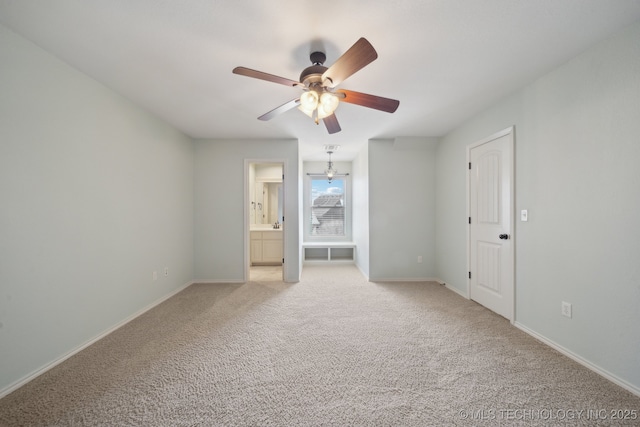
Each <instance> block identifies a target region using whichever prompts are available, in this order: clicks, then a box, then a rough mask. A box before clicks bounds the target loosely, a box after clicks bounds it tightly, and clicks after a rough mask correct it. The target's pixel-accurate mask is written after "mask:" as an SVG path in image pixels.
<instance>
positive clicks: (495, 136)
mask: <svg viewBox="0 0 640 427" xmlns="http://www.w3.org/2000/svg"><path fill="white" fill-rule="evenodd" d="M514 134H515V126H510V127H508V128H506V129H503V130H501V131H499V132H496V133H494V134H493V135H491V136H489V137H487V138H483V139H481V140H480V141H477V142H474V143H473V144H470V145H468V146H467V163H466V164H467V165H469V164H470V163H471V150H472V149H474V148H476V147H479V146H481V145H483V144H486V143H487V142H490V141H493V140H494V139H498V138H501V137H503V136H506V135H510V139H509V144H510V145H511V159H510V163H511V166H510V169H511V170H510V176H511V182H510V187H511V197H510V199H511V201H510V204H511V206H510V207H509V212H510V214H511V221H510V225H509V236H510V239H512V241H513V257H512V259H511V263H512V267H513V268H512V271H513V277H512V278H511V280H512V283H513V299H512V301H511V303H512V307H511V319H509V320H510V321H511V324H514V323H515V319H516V277H515V251H516V244H515V233H514V231H515V221H516V217H515V175H514V174H515V167H514V164H515V144H514V140H515V135H514ZM466 187H467V189H466V191H467V218H470V217H471V173H470V170H469V168H468V167H467V181H466ZM470 271H471V227H469V226H468V225H467V274H468V272H470ZM466 283H467V295H466V297H467V299H471V290H470V284H469V278H468V277H467V279H466Z"/></svg>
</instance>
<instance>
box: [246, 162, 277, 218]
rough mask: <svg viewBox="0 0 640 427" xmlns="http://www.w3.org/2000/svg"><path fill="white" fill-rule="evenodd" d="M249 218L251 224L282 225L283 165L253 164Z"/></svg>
mask: <svg viewBox="0 0 640 427" xmlns="http://www.w3.org/2000/svg"><path fill="white" fill-rule="evenodd" d="M251 167H252V170H251V171H250V172H252V173H251V175H252V177H253V182H252V184H253V185H252V186H251V189H250V197H251V200H250V203H249V209H250V212H249V217H250V223H251V224H274V223H275V222H276V221H278V222H280V223H282V210H283V185H282V164H270V163H264V164H263V163H259V164H251Z"/></svg>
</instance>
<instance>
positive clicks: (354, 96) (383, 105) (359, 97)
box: [336, 89, 400, 113]
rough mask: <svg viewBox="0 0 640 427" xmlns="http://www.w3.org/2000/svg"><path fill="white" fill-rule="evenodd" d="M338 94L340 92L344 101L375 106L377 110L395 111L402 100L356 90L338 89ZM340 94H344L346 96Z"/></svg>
mask: <svg viewBox="0 0 640 427" xmlns="http://www.w3.org/2000/svg"><path fill="white" fill-rule="evenodd" d="M336 94H338V96H339V97H340V101H342V102H348V103H350V104H356V105H362V106H363V107H369V108H374V109H376V110H380V111H386V112H387V113H393V112H395V111H396V110H397V109H398V106H399V105H400V101H398V100H395V99H390V98H383V97H382V96H376V95H369V94H366V93H362V92H354V91H352V90H344V89H340V90H337V91H336ZM340 94H343V95H344V97H342V96H341V95H340Z"/></svg>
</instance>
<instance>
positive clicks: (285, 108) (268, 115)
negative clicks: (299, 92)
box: [258, 98, 300, 122]
mask: <svg viewBox="0 0 640 427" xmlns="http://www.w3.org/2000/svg"><path fill="white" fill-rule="evenodd" d="M298 105H300V98H296V99H292V100H291V101H289V102H287V103H286V104H282V105H281V106H279V107H276V108H274V109H273V110H271V111H269V112H268V113H264V114H263V115H261V116H260V117H258V120H263V121H265V122H266V121H267V120H271V119H273V118H274V117H275V116H277V115H278V114H282V113H284V112H285V111H289V110H291V109H293V108H296V107H297V106H298Z"/></svg>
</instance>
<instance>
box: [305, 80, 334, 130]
mask: <svg viewBox="0 0 640 427" xmlns="http://www.w3.org/2000/svg"><path fill="white" fill-rule="evenodd" d="M339 104H340V100H339V99H338V97H337V96H336V95H335V94H333V93H331V92H328V91H327V89H326V88H324V87H322V86H312V87H311V88H310V89H309V90H308V91H306V92H304V93H303V94H302V95H301V96H300V106H299V107H298V109H299V110H300V111H302V112H303V113H305V114H306V115H307V116H309V117H311V118H312V119H313V121H314V122H316V124H318V123H319V122H320V120H322V119H325V118H327V117H329V116H330V115H332V114H333V112H334V111H336V108H338V105H339Z"/></svg>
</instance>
